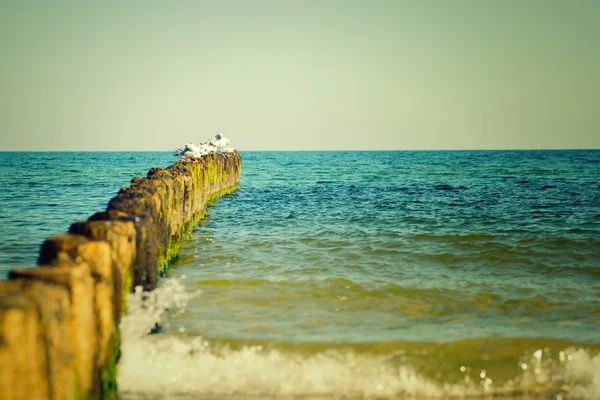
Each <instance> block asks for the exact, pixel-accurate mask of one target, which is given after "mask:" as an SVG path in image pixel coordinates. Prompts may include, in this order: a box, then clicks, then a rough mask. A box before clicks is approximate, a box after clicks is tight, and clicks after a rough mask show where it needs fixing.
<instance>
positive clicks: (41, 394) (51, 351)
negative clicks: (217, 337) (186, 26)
mask: <svg viewBox="0 0 600 400" xmlns="http://www.w3.org/2000/svg"><path fill="white" fill-rule="evenodd" d="M241 167H242V159H241V156H240V155H239V154H238V153H237V152H233V153H227V154H210V155H207V156H204V157H202V158H201V159H198V160H196V161H194V162H178V163H176V164H173V165H171V166H170V167H168V168H165V169H161V168H153V169H151V170H150V171H149V172H148V175H147V177H146V178H134V179H133V180H132V181H131V185H130V186H129V187H126V188H123V189H121V190H120V191H119V193H118V195H117V196H116V197H114V198H113V199H112V200H111V201H110V202H109V204H108V207H107V209H106V211H102V212H98V213H96V214H94V215H92V216H91V217H90V218H89V219H88V220H87V221H82V222H76V223H74V224H73V225H72V226H71V227H70V229H69V232H68V233H65V234H61V235H58V236H54V237H51V238H49V239H48V240H46V241H45V242H44V244H43V245H42V248H41V250H40V255H39V260H38V264H39V265H38V267H37V268H18V269H14V270H12V271H11V273H10V276H9V279H8V280H4V281H0V366H1V368H2V371H1V372H0V399H1V400H3V399H7V400H8V399H28V400H29V399H52V400H57V399H100V398H114V397H116V365H117V361H118V357H119V331H118V324H119V321H120V318H121V315H122V313H124V312H125V310H126V307H127V303H126V296H127V294H128V293H129V292H131V290H133V288H135V287H136V286H142V287H143V288H144V289H145V290H152V289H154V288H155V287H156V284H157V281H158V277H159V276H160V275H161V274H163V273H164V272H165V271H166V269H167V267H168V265H169V263H170V262H171V261H172V260H173V259H174V258H175V257H176V255H177V251H178V243H179V240H180V239H181V238H183V237H185V236H186V235H188V234H190V233H191V231H192V230H193V228H194V227H195V226H196V224H197V223H198V221H199V219H201V218H202V217H204V216H205V213H206V205H207V202H208V201H209V200H211V199H213V198H216V197H218V196H221V195H225V194H227V193H230V192H233V191H234V190H236V189H237V187H238V185H239V181H240V174H241Z"/></svg>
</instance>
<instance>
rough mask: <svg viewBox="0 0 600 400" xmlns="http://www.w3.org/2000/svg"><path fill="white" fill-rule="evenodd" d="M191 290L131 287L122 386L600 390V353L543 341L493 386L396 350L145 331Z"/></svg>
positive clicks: (158, 394)
mask: <svg viewBox="0 0 600 400" xmlns="http://www.w3.org/2000/svg"><path fill="white" fill-rule="evenodd" d="M193 295H196V293H193V294H190V293H186V292H185V290H184V289H183V286H182V285H181V284H180V283H179V282H178V281H177V280H175V279H169V280H166V282H165V283H164V284H163V285H162V286H161V287H160V288H159V289H157V290H155V291H154V292H151V293H143V292H141V291H136V293H134V294H133V295H131V297H130V299H129V313H128V315H127V316H125V317H124V318H123V321H122V323H121V332H122V358H121V360H120V362H119V368H118V371H119V377H118V379H119V381H118V384H119V390H120V392H121V393H122V394H125V395H126V396H127V395H129V396H131V394H134V395H135V396H142V397H144V396H149V397H151V398H168V397H173V396H175V395H177V396H182V397H184V398H197V397H206V396H219V397H221V396H234V395H240V396H258V397H261V398H262V397H270V398H279V397H285V398H291V397H294V398H296V397H304V398H314V397H317V398H318V397H335V398H365V397H368V398H374V397H375V398H397V396H399V395H402V396H412V397H419V398H444V397H459V398H460V397H465V396H480V397H485V396H489V395H490V394H503V395H506V394H514V393H523V388H524V387H536V386H540V385H542V386H545V387H550V388H552V389H551V390H550V392H551V393H552V392H556V393H559V394H557V398H564V399H567V398H578V399H599V398H600V355H592V354H590V353H588V352H587V351H585V350H582V349H566V350H564V351H563V352H561V355H560V362H557V360H556V359H554V360H551V359H550V358H548V357H546V355H545V353H544V351H543V350H542V349H540V350H538V351H536V352H533V353H532V354H529V355H525V356H524V358H523V360H522V364H521V365H522V369H523V371H522V372H523V374H522V376H520V377H517V379H516V380H515V381H513V382H510V383H508V384H505V385H504V386H503V387H496V386H495V384H494V383H493V380H492V378H493V376H488V375H487V374H486V371H481V372H480V374H479V376H480V377H481V380H479V381H475V380H470V379H465V380H464V382H458V383H440V382H437V381H436V382H434V381H432V380H430V379H428V378H425V377H423V376H421V375H420V374H419V373H417V372H416V370H415V369H414V368H413V367H412V366H410V365H400V366H398V365H395V366H392V363H390V362H389V361H390V358H391V357H393V356H394V355H390V354H387V355H377V354H360V353H354V352H349V351H345V352H342V351H333V350H331V351H325V352H321V353H316V354H315V353H313V354H310V355H306V354H295V353H283V352H280V351H277V350H266V349H263V348H262V347H261V346H247V347H243V348H241V349H235V350H234V349H231V348H217V347H215V346H213V345H212V344H211V343H210V342H209V341H208V340H205V339H204V338H202V337H193V338H182V337H176V336H173V335H170V334H169V335H168V334H164V335H163V334H158V335H148V333H149V332H150V331H151V330H152V328H153V327H154V326H155V324H156V323H161V322H163V321H164V320H165V318H166V317H167V316H168V315H169V313H176V312H181V311H182V310H183V309H184V307H185V306H186V304H187V301H188V300H189V299H190V296H193ZM523 365H525V367H523ZM463 368H464V367H463ZM461 371H462V369H461ZM465 378H466V376H465ZM554 388H560V389H554ZM135 396H134V397H135Z"/></svg>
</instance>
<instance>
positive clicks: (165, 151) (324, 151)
mask: <svg viewBox="0 0 600 400" xmlns="http://www.w3.org/2000/svg"><path fill="white" fill-rule="evenodd" d="M235 150H236V151H237V152H239V153H302V152H306V153H336V152H357V153H358V152H403V151H407V152H409V151H412V152H414V151H423V152H426V151H430V152H435V151H456V152H460V151H599V150H600V148H575V147H573V148H530V149H524V148H504V149H338V150H331V149H322V150H313V149H311V150H306V149H305V150H302V149H300V150H243V149H235ZM173 151H174V150H39V151H36V150H0V153H170V152H173Z"/></svg>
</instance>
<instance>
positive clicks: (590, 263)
mask: <svg viewBox="0 0 600 400" xmlns="http://www.w3.org/2000/svg"><path fill="white" fill-rule="evenodd" d="M93 154H94V155H93V156H92V160H94V161H93V163H90V162H89V158H86V157H88V156H74V157H75V158H73V157H71V156H69V155H56V153H52V155H48V154H46V155H43V156H39V155H34V157H41V160H38V164H39V165H38V166H32V165H31V164H33V165H35V164H36V162H35V158H34V161H33V162H32V160H27V161H25V160H22V159H21V158H18V157H17V159H16V160H10V161H15V162H17V163H21V164H20V165H21V166H22V168H21V170H19V169H18V168H17V169H16V170H15V166H14V165H12V164H11V162H6V157H7V156H6V153H4V154H3V155H2V157H3V158H2V160H3V164H2V165H1V167H2V171H3V172H2V175H0V179H2V180H1V181H0V185H2V187H3V188H4V189H5V190H4V191H3V196H5V199H4V202H3V204H4V205H5V206H3V208H2V213H1V214H0V219H1V220H3V222H4V223H3V226H4V227H5V228H4V230H5V232H4V233H3V235H4V237H3V239H4V240H3V242H2V243H3V245H4V247H2V248H1V249H0V262H1V264H0V265H1V266H2V268H4V271H7V270H8V268H9V267H10V266H14V265H16V264H28V263H33V262H34V261H35V256H36V255H37V254H36V253H37V248H38V247H39V243H41V240H43V238H44V237H46V236H49V235H51V234H53V233H58V232H60V231H61V230H64V229H66V227H68V225H69V224H70V223H71V222H73V220H75V219H80V218H84V217H85V216H87V215H89V214H91V213H92V212H93V211H96V209H99V208H103V207H104V206H105V204H106V202H107V201H108V200H109V199H110V197H112V196H113V195H114V192H116V190H118V188H119V187H120V186H123V185H126V184H127V182H128V181H129V179H130V178H131V177H132V176H134V175H144V174H145V172H146V171H147V170H148V169H149V168H150V167H153V166H165V165H168V164H169V163H170V162H172V161H173V159H172V157H171V156H170V155H168V154H165V153H93ZM53 156H56V157H57V158H56V159H51V160H48V159H46V158H44V157H53ZM242 156H243V175H242V181H241V187H240V190H239V191H237V192H236V193H234V194H233V195H231V196H228V197H226V198H223V199H220V200H219V201H217V202H215V203H214V204H212V205H211V206H210V208H209V216H208V218H207V219H206V220H204V221H202V222H201V224H200V226H199V227H198V229H197V230H196V232H195V233H194V235H193V237H192V238H190V239H189V240H187V241H185V242H184V243H183V245H182V248H181V252H180V259H179V260H178V261H177V262H176V264H175V265H173V268H172V270H171V274H170V275H171V278H170V279H166V280H163V285H162V287H161V289H160V290H158V291H156V292H155V293H153V294H152V295H143V294H141V293H138V294H136V295H134V296H133V297H132V299H131V302H130V314H129V316H127V317H126V318H125V319H124V320H123V326H122V331H123V346H122V349H123V356H122V359H121V362H120V365H119V388H120V392H121V397H123V398H125V399H159V398H177V399H179V398H180V399H195V398H203V399H238V398H239V399H245V398H288V397H294V398H307V399H313V398H314V399H325V398H365V397H367V398H371V397H372V398H403V397H405V396H407V395H410V396H413V397H419V398H444V397H465V396H474V397H487V396H494V397H502V396H517V397H520V398H540V397H541V398H552V399H560V398H585V399H598V398H600V355H599V351H600V333H599V329H598V326H600V211H599V210H600V179H599V177H600V151H515V152H512V151H506V152H504V151H502V152H500V151H494V152H487V151H477V152H298V153H258V152H247V153H242ZM78 157H79V158H78ZM107 157H110V161H108V160H107V159H106V158H107ZM86 160H88V161H86ZM7 171H8V172H7ZM11 185H12V186H11ZM31 238H34V240H31ZM36 240H37V241H38V242H37V243H36V242H35V241H36ZM157 323H158V324H159V326H160V329H158V330H157V329H156V324H157ZM151 330H152V331H153V332H157V331H158V332H157V333H153V334H149V331H151Z"/></svg>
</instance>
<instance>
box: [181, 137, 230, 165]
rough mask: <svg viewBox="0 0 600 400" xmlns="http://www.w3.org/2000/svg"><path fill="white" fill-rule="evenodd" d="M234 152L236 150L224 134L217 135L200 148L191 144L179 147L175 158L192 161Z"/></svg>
mask: <svg viewBox="0 0 600 400" xmlns="http://www.w3.org/2000/svg"><path fill="white" fill-rule="evenodd" d="M233 151H234V148H233V147H232V146H231V145H230V143H229V139H227V138H226V137H225V136H223V134H221V133H217V134H216V135H215V136H214V137H212V138H210V139H208V140H207V141H206V142H203V143H201V144H200V145H199V146H198V145H197V144H194V143H191V142H190V143H188V144H186V145H185V146H182V147H178V148H177V149H176V150H175V156H176V157H180V158H182V159H187V160H191V159H195V158H201V157H202V156H204V155H206V154H222V153H231V152H233Z"/></svg>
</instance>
